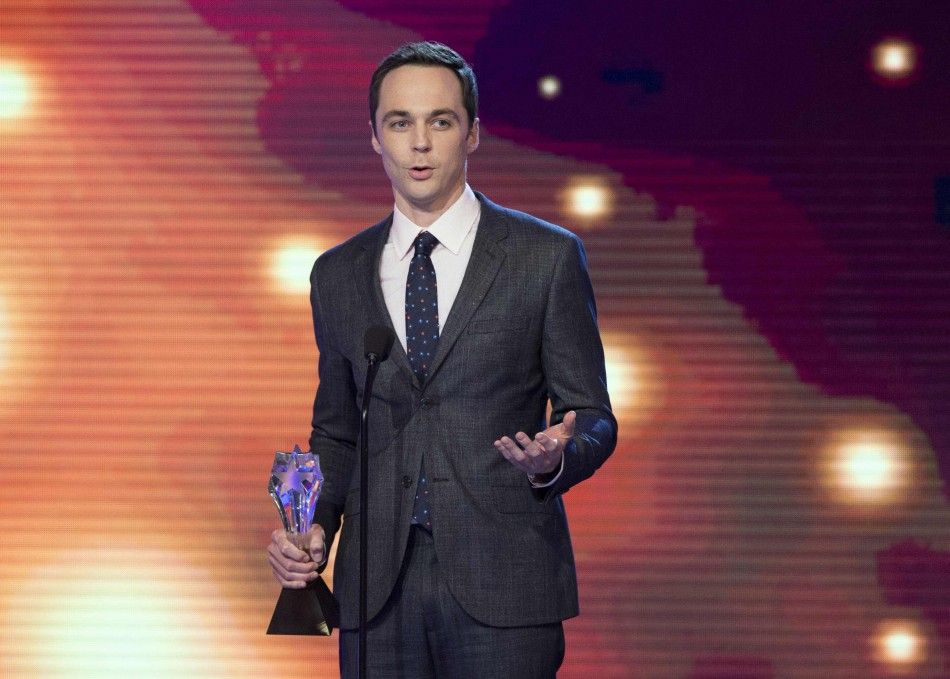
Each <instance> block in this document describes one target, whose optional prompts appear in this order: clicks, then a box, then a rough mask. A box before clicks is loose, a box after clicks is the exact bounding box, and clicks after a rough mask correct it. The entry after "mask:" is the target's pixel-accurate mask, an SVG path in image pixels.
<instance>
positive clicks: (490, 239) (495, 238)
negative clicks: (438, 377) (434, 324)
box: [377, 193, 508, 381]
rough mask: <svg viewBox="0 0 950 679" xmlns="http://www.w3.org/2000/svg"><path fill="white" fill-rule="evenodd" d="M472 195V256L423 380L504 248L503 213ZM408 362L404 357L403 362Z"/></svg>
mask: <svg viewBox="0 0 950 679" xmlns="http://www.w3.org/2000/svg"><path fill="white" fill-rule="evenodd" d="M476 195H477V196H478V199H479V201H481V204H482V216H481V219H479V221H478V230H477V231H476V232H475V242H474V243H473V244H472V257H471V259H469V262H468V267H467V268H466V269H465V276H464V277H463V278H462V286H461V287H460V288H459V292H458V295H457V296H456V298H455V302H454V303H453V304H452V309H451V310H450V311H449V315H448V318H447V319H446V321H445V324H444V325H443V327H442V333H441V334H440V335H439V344H438V347H437V348H436V353H435V359H433V361H432V366H431V367H430V368H429V376H428V380H427V381H431V379H432V377H433V376H434V375H435V374H436V372H438V370H439V367H440V366H441V365H442V363H443V362H444V361H445V358H446V357H447V356H448V354H449V352H450V351H451V350H452V346H453V345H454V344H455V341H456V340H457V339H458V338H459V335H460V334H461V332H462V330H464V329H465V326H466V325H468V322H469V320H470V319H471V318H472V314H474V313H475V310H476V309H477V308H478V306H479V304H481V302H482V300H483V299H484V298H485V295H486V293H487V292H488V289H489V288H490V287H491V284H492V281H494V280H495V276H497V275H498V270H499V269H500V268H501V265H502V262H504V260H505V249H504V247H502V246H501V244H500V241H502V240H504V239H505V238H506V237H507V236H508V224H507V222H506V221H505V217H504V215H503V214H502V213H501V211H499V210H498V208H497V207H496V206H495V205H494V204H493V203H492V202H491V201H489V200H488V199H486V198H485V197H484V196H483V195H481V194H480V193H476ZM377 286H378V283H377ZM403 355H405V354H403ZM408 364H409V359H408V358H407V359H406V365H408Z"/></svg>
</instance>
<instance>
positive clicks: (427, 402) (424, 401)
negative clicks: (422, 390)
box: [419, 396, 432, 408]
mask: <svg viewBox="0 0 950 679" xmlns="http://www.w3.org/2000/svg"><path fill="white" fill-rule="evenodd" d="M419 403H420V404H421V405H422V407H423V408H428V407H429V406H430V405H432V401H431V400H430V399H429V397H428V396H423V397H422V400H421V401H419Z"/></svg>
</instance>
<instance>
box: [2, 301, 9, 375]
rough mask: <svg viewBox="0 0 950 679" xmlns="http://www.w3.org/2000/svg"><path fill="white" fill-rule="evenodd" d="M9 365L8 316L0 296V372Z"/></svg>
mask: <svg viewBox="0 0 950 679" xmlns="http://www.w3.org/2000/svg"><path fill="white" fill-rule="evenodd" d="M9 364H10V314H9V313H8V312H7V304H6V301H5V300H4V299H3V296H2V295H0V370H3V369H4V368H6V367H7V366H8V365H9Z"/></svg>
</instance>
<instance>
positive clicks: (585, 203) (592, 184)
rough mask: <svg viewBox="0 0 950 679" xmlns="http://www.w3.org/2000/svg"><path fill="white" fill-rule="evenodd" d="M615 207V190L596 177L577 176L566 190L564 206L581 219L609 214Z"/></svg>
mask: <svg viewBox="0 0 950 679" xmlns="http://www.w3.org/2000/svg"><path fill="white" fill-rule="evenodd" d="M612 207H613V191H611V189H610V188H609V187H608V186H607V184H606V183H605V182H604V181H603V180H601V179H598V178H596V177H593V178H584V177H577V178H575V179H574V180H572V181H571V183H570V185H569V186H568V188H567V190H566V191H565V192H564V208H565V209H566V210H567V211H568V212H570V213H571V214H573V215H574V216H575V217H577V218H579V219H581V220H593V219H598V218H602V217H605V216H607V214H608V213H609V212H610V211H611V209H612Z"/></svg>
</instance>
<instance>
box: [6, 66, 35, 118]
mask: <svg viewBox="0 0 950 679" xmlns="http://www.w3.org/2000/svg"><path fill="white" fill-rule="evenodd" d="M30 89H31V88H30V79H29V78H28V77H27V75H26V73H25V72H24V70H23V67H22V66H20V65H19V64H17V63H15V62H12V61H6V60H4V61H0V120H10V119H13V118H19V117H20V116H22V115H23V114H24V113H25V112H26V108H27V105H28V104H29V102H30Z"/></svg>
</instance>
